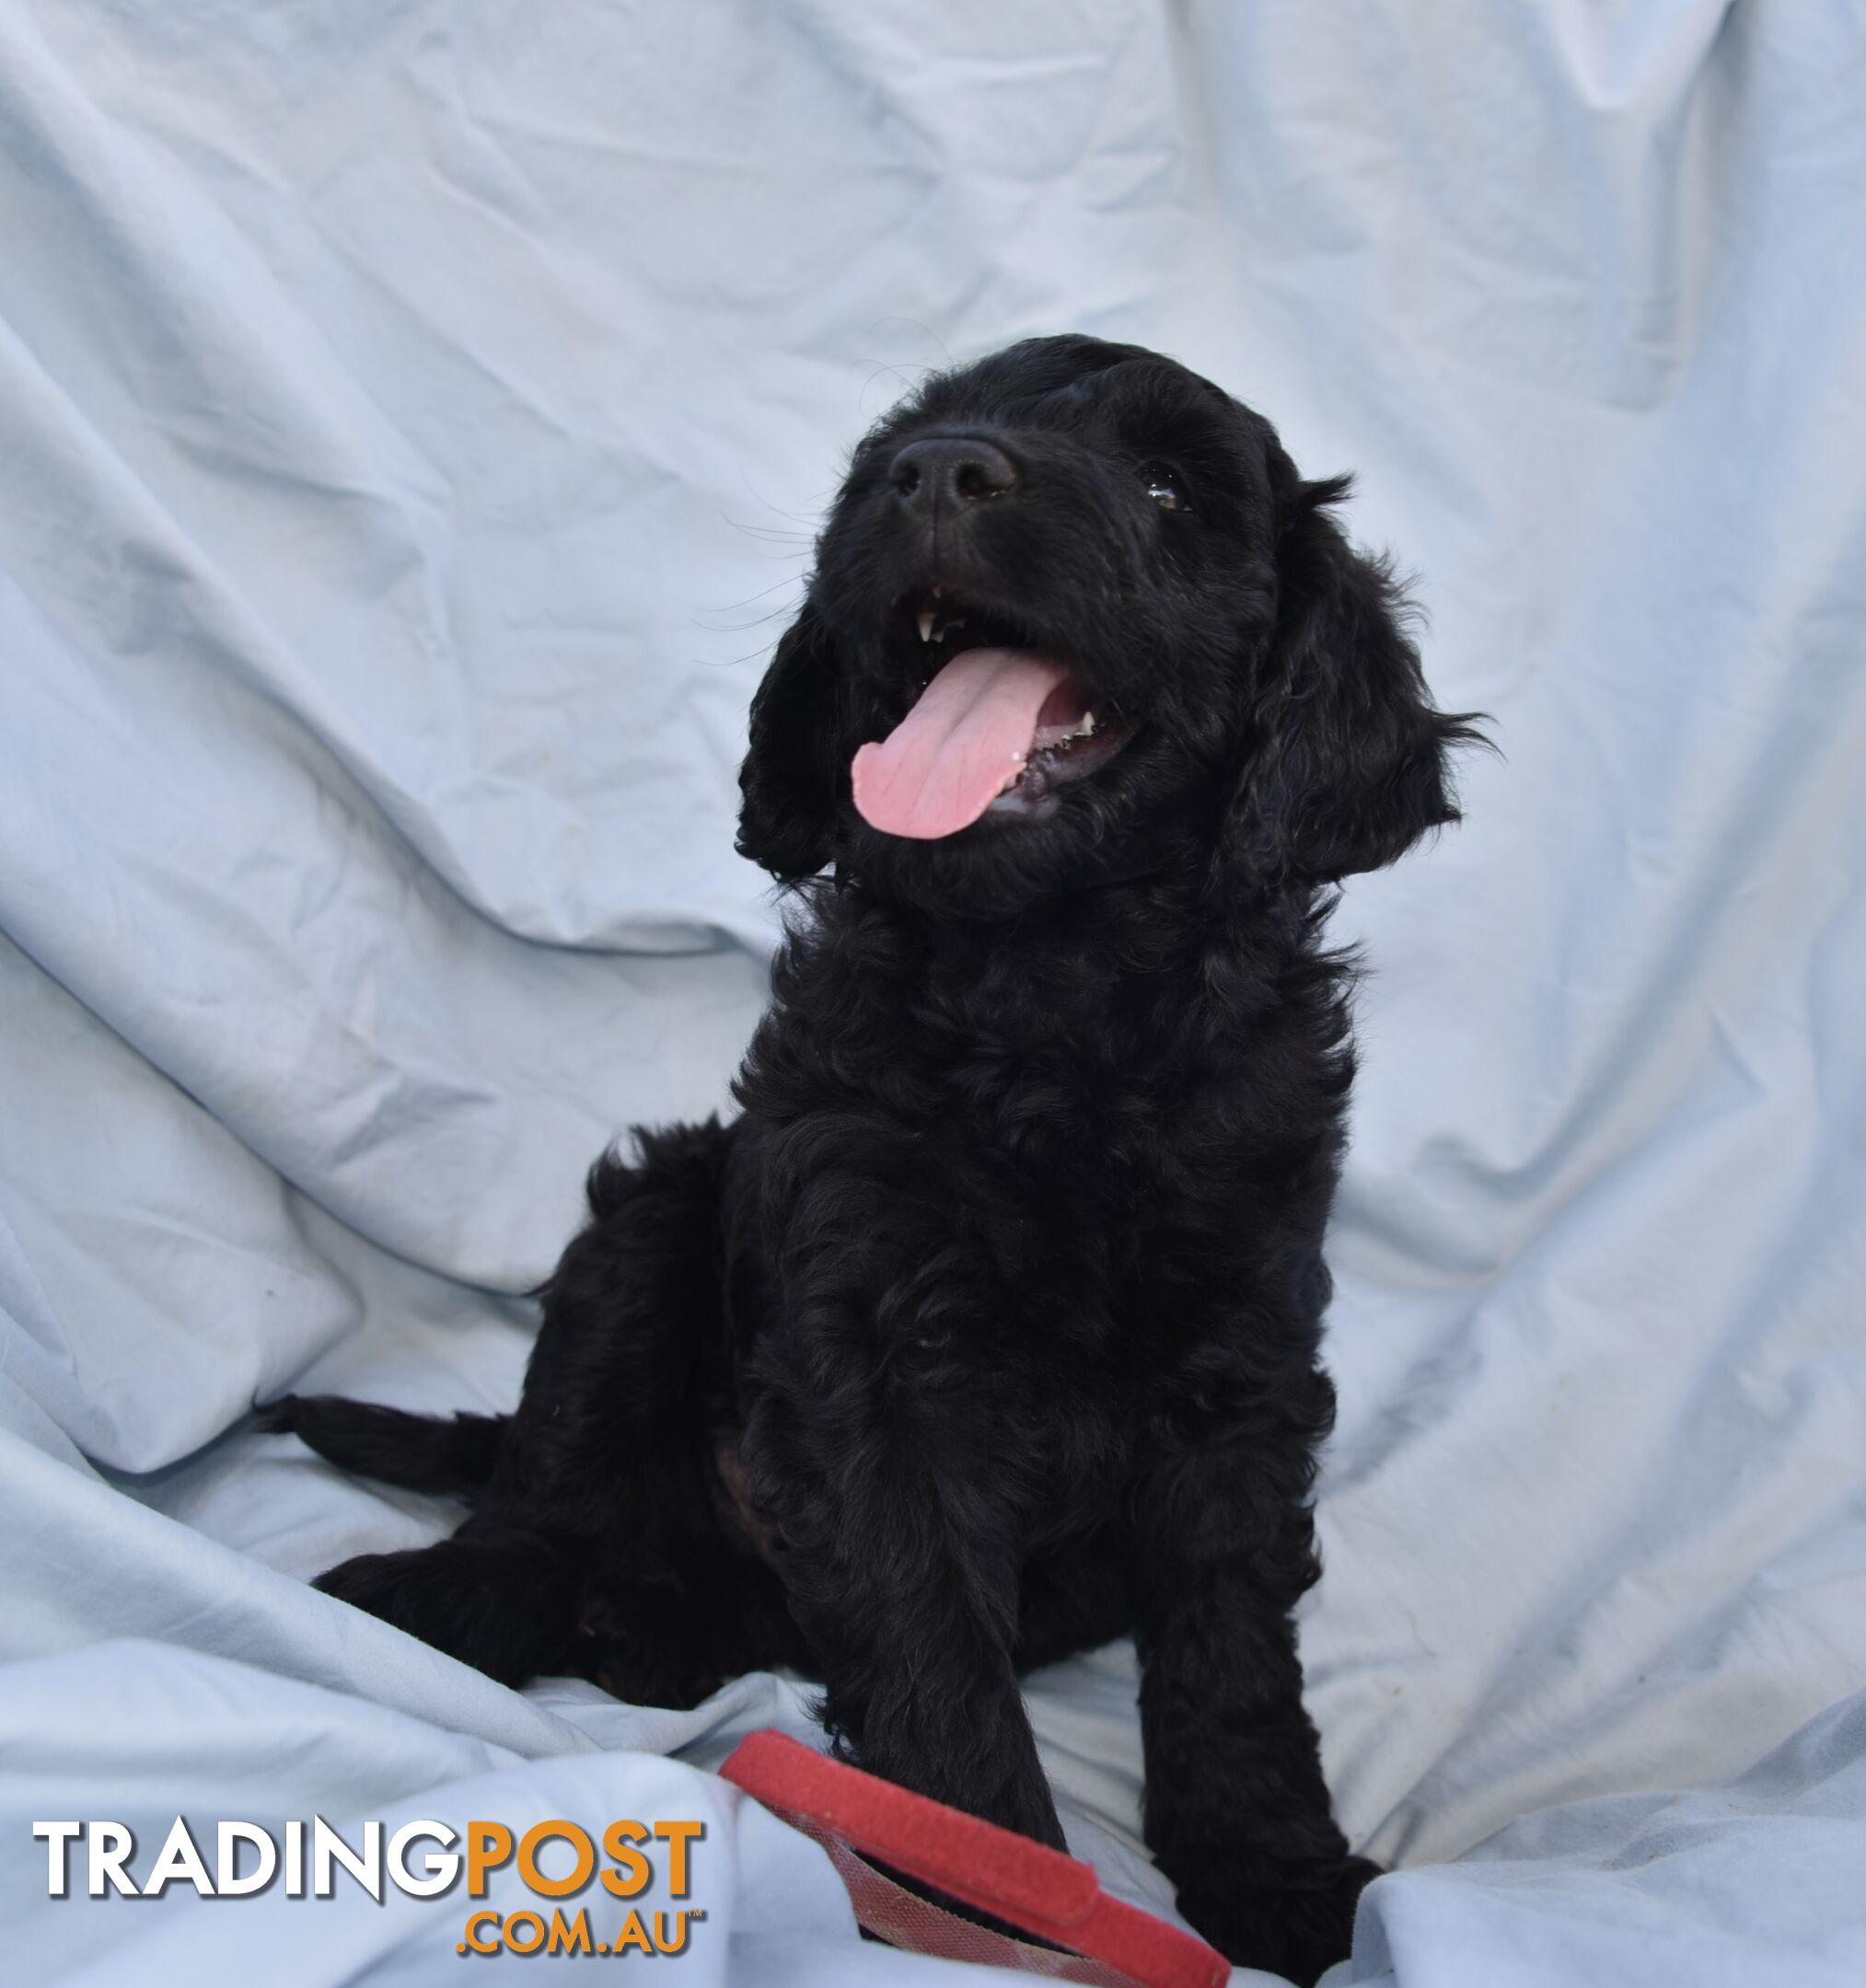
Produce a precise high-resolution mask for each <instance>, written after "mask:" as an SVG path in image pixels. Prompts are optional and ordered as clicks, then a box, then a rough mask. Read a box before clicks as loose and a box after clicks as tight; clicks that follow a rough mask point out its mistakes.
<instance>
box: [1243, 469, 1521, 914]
mask: <svg viewBox="0 0 1866 1988" xmlns="http://www.w3.org/2000/svg"><path fill="white" fill-rule="evenodd" d="M1347 492H1348V480H1347V479H1346V478H1345V477H1343V478H1338V479H1336V480H1332V481H1329V482H1326V483H1303V482H1299V481H1297V480H1295V478H1294V473H1293V471H1292V472H1291V473H1290V484H1289V493H1288V495H1287V496H1286V497H1285V498H1284V522H1283V526H1282V529H1281V535H1280V537H1279V541H1278V548H1277V617H1276V625H1275V629H1274V630H1273V632H1272V634H1271V637H1270V643H1269V653H1268V655H1267V657H1266V659H1265V662H1264V665H1263V667H1262V670H1261V674H1260V675H1259V676H1258V685H1257V688H1256V692H1255V694H1254V697H1253V700H1252V721H1253V722H1252V723H1251V726H1250V734H1249V736H1250V744H1249V745H1248V747H1247V751H1246V763H1245V767H1244V769H1243V778H1242V780H1240V782H1239V786H1238V791H1237V796H1236V800H1235V803H1234V807H1233V810H1232V817H1231V821H1230V823H1229V825H1228V834H1227V840H1228V842H1229V844H1230V850H1229V853H1230V854H1231V856H1232V857H1233V859H1234V861H1236V862H1237V863H1238V864H1239V865H1240V866H1241V867H1242V869H1243V870H1244V871H1245V873H1246V874H1247V875H1249V876H1251V877H1252V878H1254V879H1255V880H1257V881H1258V882H1260V883H1266V884H1281V883H1298V884H1332V883H1334V882H1336V881H1337V880H1338V879H1339V878H1341V877H1344V876H1350V875H1352V874H1353V873H1355V872H1357V871H1362V870H1378V869H1380V868H1381V867H1382V866H1383V865H1384V864H1386V863H1390V862H1392V861H1394V860H1395V858H1397V857H1398V856H1402V855H1404V854H1405V852H1406V851H1407V850H1408V849H1410V848H1411V847H1412V845H1413V844H1414V843H1415V842H1416V841H1418V840H1419V838H1420V837H1421V836H1422V835H1425V834H1426V833H1427V832H1428V831H1429V830H1431V829H1433V828H1437V827H1440V826H1443V824H1445V823H1447V822H1455V821H1456V820H1457V819H1458V810H1457V806H1456V803H1455V801H1454V799H1453V796H1452V791H1451V788H1450V785H1449V782H1448V779H1447V766H1446V761H1447V757H1448V755H1449V753H1450V752H1451V750H1452V749H1453V748H1454V747H1455V746H1457V745H1465V744H1471V743H1479V742H1482V740H1483V734H1482V733H1480V732H1478V731H1477V730H1476V729H1475V728H1474V727H1473V726H1472V725H1471V724H1470V723H1469V722H1467V719H1466V717H1454V716H1449V715H1447V714H1446V713H1445V712H1443V711H1434V710H1433V709H1432V707H1431V703H1430V702H1429V700H1428V698H1427V694H1426V688H1425V679H1424V677H1423V676H1422V675H1421V674H1420V666H1419V653H1418V652H1417V650H1415V649H1414V647H1413V645H1412V643H1411V641H1409V640H1408V636H1407V633H1406V630H1405V626H1404V614H1405V602H1404V599H1403V597H1402V595H1401V594H1400V591H1399V588H1398V586H1397V584H1395V582H1394V579H1393V575H1392V573H1391V572H1390V571H1389V569H1388V568H1387V567H1386V566H1385V564H1384V563H1382V562H1379V561H1373V560H1370V559H1367V558H1365V557H1364V556H1362V554H1360V553H1358V552H1356V551H1355V550H1354V549H1353V548H1352V547H1351V546H1350V544H1349V543H1348V541H1347V539H1346V538H1345V537H1343V536H1342V533H1341V530H1340V527H1339V526H1338V525H1337V524H1336V523H1335V521H1334V519H1333V518H1332V517H1330V516H1329V515H1328V513H1327V507H1328V506H1329V505H1330V504H1333V503H1337V502H1338V501H1339V499H1340V498H1342V497H1344V496H1346V494H1347Z"/></svg>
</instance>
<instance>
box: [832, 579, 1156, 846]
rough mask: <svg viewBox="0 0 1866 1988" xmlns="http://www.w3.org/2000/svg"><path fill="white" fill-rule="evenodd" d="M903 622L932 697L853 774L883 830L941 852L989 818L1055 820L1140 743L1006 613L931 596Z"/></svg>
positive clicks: (915, 674)
mask: <svg viewBox="0 0 1866 1988" xmlns="http://www.w3.org/2000/svg"><path fill="white" fill-rule="evenodd" d="M896 617H897V622H898V628H897V630H896V635H895V643H894V644H891V645H890V646H891V647H894V646H895V645H896V644H898V653H901V654H902V655H904V656H905V657H906V658H907V659H908V664H907V666H908V667H909V669H910V672H911V678H912V680H913V681H914V682H916V683H917V684H918V685H919V687H920V692H919V696H918V698H917V699H916V701H915V702H914V705H913V707H912V709H911V710H910V711H909V712H908V714H907V716H906V717H905V718H903V719H902V720H901V722H899V723H898V725H897V726H896V727H895V728H894V730H893V731H892V732H890V733H889V734H888V735H887V738H886V739H883V740H878V741H875V742H872V743H870V744H868V745H863V747H862V748H861V750H860V751H859V752H858V753H857V754H856V755H855V758H854V762H853V764H852V768H851V777H852V782H853V786H854V793H855V805H856V808H857V810H858V811H859V812H860V814H861V815H862V817H863V820H865V821H866V822H867V823H868V824H869V825H870V826H872V827H875V828H879V829H881V830H882V831H883V832H884V833H886V834H888V835H898V836H908V837H912V838H918V839H921V840H929V841H930V840H934V839H936V838H940V837H942V836H948V835H955V834H956V833H957V832H958V831H959V830H960V829H961V828H967V827H969V826H971V824H972V823H974V822H975V821H977V820H979V818H980V817H981V816H982V815H988V814H989V815H994V816H1001V815H1002V816H1023V817H1026V818H1027V819H1031V820H1042V819H1045V818H1047V817H1048V816H1049V815H1052V814H1054V813H1055V811H1056V808H1057V805H1058V802H1057V798H1056V790H1057V789H1058V788H1060V787H1063V786H1066V785H1068V784H1069V783H1070V782H1071V781H1072V780H1083V779H1085V778H1086V777H1087V776H1088V775H1089V774H1091V773H1094V772H1095V771H1096V770H1097V769H1100V768H1101V767H1104V766H1106V765H1107V763H1108V761H1109V760H1111V759H1112V758H1113V757H1115V755H1116V754H1117V753H1118V752H1119V751H1120V749H1121V747H1122V746H1123V745H1126V744H1127V742H1128V739H1129V737H1130V735H1131V734H1132V731H1133V726H1132V724H1131V722H1129V721H1127V720H1125V719H1123V718H1121V717H1120V716H1119V714H1118V713H1116V712H1114V711H1107V710H1103V711H1096V710H1095V706H1094V702H1093V700H1092V699H1091V697H1090V695H1089V693H1088V692H1087V690H1086V689H1085V688H1084V687H1083V686H1082V685H1081V684H1080V683H1079V682H1078V681H1077V680H1076V678H1075V677H1074V676H1072V675H1071V673H1070V670H1069V667H1068V665H1066V664H1064V663H1062V662H1060V661H1059V660H1058V659H1057V658H1056V657H1055V656H1053V655H1051V654H1049V653H1047V652H1046V651H1045V650H1044V649H1043V648H1042V647H1041V646H1039V645H1038V644H1037V643H1035V642H1033V641H1031V639H1030V637H1029V636H1028V634H1027V633H1026V630H1022V629H1020V628H1018V627H1017V626H1015V625H1014V623H1012V622H1010V621H1008V620H1006V619H1005V618H1003V616H1001V615H999V614H998V613H996V612H995V611H994V610H991V609H988V608H985V607H980V606H979V605H978V604H976V603H973V602H969V601H968V600H966V599H964V598H962V597H960V596H958V595H955V594H954V593H952V592H951V591H950V590H949V589H941V588H938V587H927V588H922V589H921V590H919V591H917V592H915V593H912V594H910V595H907V596H905V597H904V598H903V599H902V601H901V602H900V603H899V604H898V607H897V608H896Z"/></svg>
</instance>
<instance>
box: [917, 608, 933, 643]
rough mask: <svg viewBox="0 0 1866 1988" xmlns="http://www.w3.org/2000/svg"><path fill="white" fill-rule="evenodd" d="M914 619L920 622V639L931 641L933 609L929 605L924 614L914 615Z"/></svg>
mask: <svg viewBox="0 0 1866 1988" xmlns="http://www.w3.org/2000/svg"><path fill="white" fill-rule="evenodd" d="M914 619H915V620H916V621H918V622H919V623H920V639H921V641H932V640H933V609H932V608H931V607H929V608H928V609H927V610H926V612H925V613H924V614H919V615H916V616H915V617H914Z"/></svg>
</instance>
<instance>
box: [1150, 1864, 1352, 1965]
mask: <svg viewBox="0 0 1866 1988" xmlns="http://www.w3.org/2000/svg"><path fill="white" fill-rule="evenodd" d="M1379 1876H1380V1867H1379V1865H1377V1864H1374V1863H1372V1862H1370V1861H1369V1860H1368V1859H1367V1858H1366V1857H1331V1858H1329V1859H1327V1861H1326V1862H1322V1863H1315V1864H1301V1865H1292V1866H1289V1867H1286V1868H1285V1869H1284V1870H1281V1871H1280V1872H1279V1873H1278V1879H1279V1881H1278V1882H1277V1883H1276V1884H1275V1885H1273V1886H1263V1887H1256V1888H1250V1889H1246V1888H1244V1887H1241V1886H1233V1887H1230V1888H1226V1887H1225V1886H1224V1885H1223V1880H1222V1878H1220V1877H1219V1875H1218V1874H1217V1873H1215V1872H1214V1873H1213V1874H1212V1876H1211V1878H1201V1879H1198V1880H1195V1881H1194V1882H1193V1883H1191V1884H1185V1885H1181V1887H1180V1889H1179V1910H1180V1911H1181V1912H1182V1913H1185V1915H1186V1917H1187V1918H1188V1920H1189V1921H1190V1922H1191V1924H1192V1925H1193V1926H1194V1927H1195V1928H1196V1929H1197V1931H1198V1932H1199V1934H1200V1936H1201V1937H1203V1938H1205V1939H1208V1940H1210V1941H1211V1944H1212V1945H1213V1946H1214V1947H1216V1948H1218V1949H1219V1951H1220V1952H1221V1953H1223V1954H1224V1955H1225V1956H1226V1957H1227V1958H1228V1959H1230V1960H1231V1961H1232V1962H1233V1963H1234V1965H1235V1966H1238V1967H1254V1968H1264V1969H1267V1970H1268V1971H1269V1972H1270V1973H1272V1974H1282V1975H1286V1976H1287V1977H1288V1978H1289V1979H1290V1980H1291V1981H1292V1982H1300V1983H1301V1984H1302V1988H1310V1984H1311V1983H1312V1982H1314V1981H1315V1978H1316V1977H1317V1976H1318V1975H1319V1974H1321V1973H1322V1972H1323V1971H1324V1970H1326V1969H1327V1968H1330V1967H1332V1966H1333V1965H1334V1964H1335V1962H1336V1961H1337V1960H1343V1959H1347V1956H1348V1950H1349V1948H1350V1947H1351V1946H1352V1945H1353V1941H1354V1907H1355V1905H1356V1903H1357V1901H1359V1899H1360V1897H1361V1894H1362V1891H1364V1890H1366V1889H1367V1887H1368V1885H1369V1884H1371V1883H1372V1882H1373V1879H1374V1878H1378V1877H1379Z"/></svg>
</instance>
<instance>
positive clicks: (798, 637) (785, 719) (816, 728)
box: [737, 601, 843, 884]
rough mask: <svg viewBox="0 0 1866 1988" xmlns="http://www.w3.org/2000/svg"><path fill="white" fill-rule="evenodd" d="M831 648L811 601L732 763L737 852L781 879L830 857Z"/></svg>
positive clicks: (834, 700) (836, 766)
mask: <svg viewBox="0 0 1866 1988" xmlns="http://www.w3.org/2000/svg"><path fill="white" fill-rule="evenodd" d="M839 703H840V681H839V677H838V673H837V669H836V662H835V652H834V650H833V649H832V648H831V646H830V643H829V636H828V635H827V633H826V632H825V631H824V628H823V624H822V620H821V618H820V617H819V616H818V615H817V610H816V608H815V607H813V606H812V605H811V604H810V603H809V602H807V601H806V603H805V604H804V610H803V612H802V613H801V614H800V615H798V617H797V618H796V619H795V620H794V622H792V624H791V626H790V629H789V630H788V631H787V633H786V634H785V635H784V637H783V640H782V641H780V642H779V643H778V646H777V653H775V654H774V655H773V656H772V657H771V667H770V668H769V669H767V670H766V671H765V674H764V681H763V682H762V683H761V684H759V687H758V690H757V693H756V694H755V695H754V697H753V698H752V700H751V745H750V749H749V750H748V752H747V754H746V756H745V764H744V765H743V766H742V767H740V768H739V769H738V791H739V792H740V794H741V795H742V796H743V797H744V798H743V800H742V802H741V803H740V806H739V811H738V843H737V849H738V853H739V854H740V855H741V856H748V857H750V859H751V860H752V861H753V862H755V863H760V864H762V865H763V866H764V868H765V869H767V870H769V871H770V872H771V874H772V875H773V876H774V877H776V878H777V879H778V881H779V882H780V883H782V884H794V883H796V882H797V881H798V880H799V879H800V878H803V877H807V876H815V875H816V873H817V871H818V870H820V869H821V868H822V867H823V865H824V864H825V863H826V862H828V861H829V853H830V844H831V841H832V839H833V838H834V835H835V828H836V802H837V798H838V796H839V794H840V791H841V780H842V775H843V768H842V766H841V765H840V762H839V760H838V758H837V755H836V746H837V741H838V740H839V738H840V735H841V728H840V725H839V724H838V722H837V711H838V709H839Z"/></svg>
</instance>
